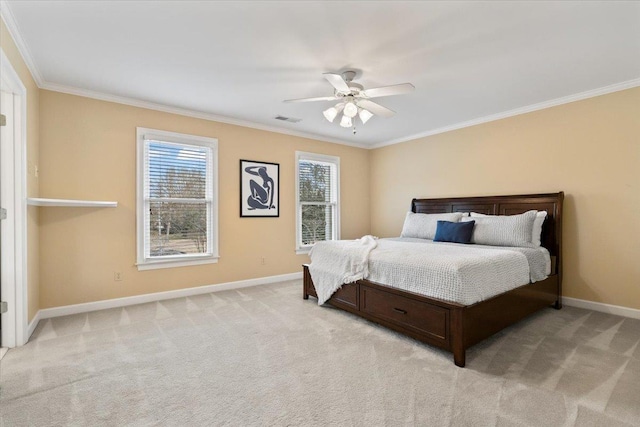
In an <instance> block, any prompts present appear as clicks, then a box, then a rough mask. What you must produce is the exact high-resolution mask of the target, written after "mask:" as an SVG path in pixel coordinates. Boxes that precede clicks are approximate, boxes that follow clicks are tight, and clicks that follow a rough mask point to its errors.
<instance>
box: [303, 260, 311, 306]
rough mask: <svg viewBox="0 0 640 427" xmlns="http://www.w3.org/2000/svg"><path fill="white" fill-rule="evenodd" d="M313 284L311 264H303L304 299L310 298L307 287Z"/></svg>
mask: <svg viewBox="0 0 640 427" xmlns="http://www.w3.org/2000/svg"><path fill="white" fill-rule="evenodd" d="M310 284H311V274H310V273H309V265H308V264H302V299H309V294H308V293H307V288H308V287H309V285H310Z"/></svg>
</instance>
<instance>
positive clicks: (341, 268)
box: [309, 236, 378, 305]
mask: <svg viewBox="0 0 640 427" xmlns="http://www.w3.org/2000/svg"><path fill="white" fill-rule="evenodd" d="M376 246H378V242H377V238H376V237H373V236H364V237H362V238H360V239H358V240H337V241H335V240H329V241H324V242H318V243H316V244H315V245H314V246H313V248H312V249H311V251H310V252H309V256H310V257H311V264H310V265H309V272H310V273H311V278H312V279H313V284H314V285H315V288H316V293H317V294H318V305H322V304H324V303H325V302H326V301H327V300H328V299H329V298H331V295H333V293H334V292H335V291H337V290H338V289H340V287H341V286H342V285H343V284H345V283H352V282H355V281H357V280H360V279H366V278H367V277H368V276H369V254H370V253H371V251H372V250H373V249H375V248H376Z"/></svg>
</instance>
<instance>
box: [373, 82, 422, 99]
mask: <svg viewBox="0 0 640 427" xmlns="http://www.w3.org/2000/svg"><path fill="white" fill-rule="evenodd" d="M414 89H415V87H414V86H413V85H412V84H411V83H402V84H399V85H391V86H382V87H374V88H371V89H367V90H363V91H362V92H360V95H364V96H365V97H366V98H378V97H380V96H391V95H402V94H403V93H409V92H412V91H413V90H414Z"/></svg>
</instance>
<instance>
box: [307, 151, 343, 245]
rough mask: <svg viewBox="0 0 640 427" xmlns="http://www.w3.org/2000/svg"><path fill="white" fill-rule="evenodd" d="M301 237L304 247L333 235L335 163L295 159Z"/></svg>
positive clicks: (335, 188) (335, 185)
mask: <svg viewBox="0 0 640 427" xmlns="http://www.w3.org/2000/svg"><path fill="white" fill-rule="evenodd" d="M298 188H299V194H298V203H299V204H300V206H299V210H300V215H301V218H300V230H299V234H300V238H301V242H299V243H300V244H301V245H303V246H307V245H312V244H314V243H316V242H318V241H322V240H332V239H334V238H335V237H334V236H335V216H336V209H337V206H336V205H337V167H336V165H335V164H334V163H328V162H321V161H314V160H304V159H300V160H299V162H298Z"/></svg>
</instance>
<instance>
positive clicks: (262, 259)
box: [260, 257, 267, 265]
mask: <svg viewBox="0 0 640 427" xmlns="http://www.w3.org/2000/svg"><path fill="white" fill-rule="evenodd" d="M266 263H267V259H266V258H265V257H262V258H260V264H262V265H265V264H266Z"/></svg>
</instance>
